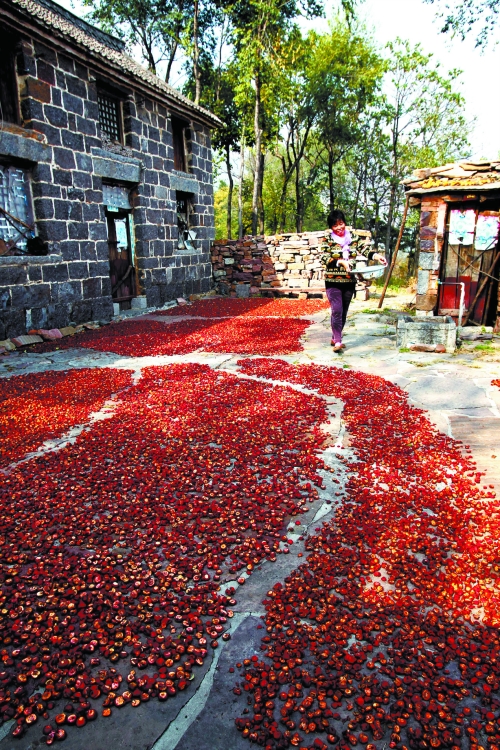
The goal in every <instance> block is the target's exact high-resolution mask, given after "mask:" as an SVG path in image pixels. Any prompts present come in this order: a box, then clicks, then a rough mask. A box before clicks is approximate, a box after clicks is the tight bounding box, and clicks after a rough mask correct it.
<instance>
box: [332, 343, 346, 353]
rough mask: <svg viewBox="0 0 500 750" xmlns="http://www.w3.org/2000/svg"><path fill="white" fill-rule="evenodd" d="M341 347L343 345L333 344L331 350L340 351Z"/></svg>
mask: <svg viewBox="0 0 500 750" xmlns="http://www.w3.org/2000/svg"><path fill="white" fill-rule="evenodd" d="M343 348H344V347H343V345H342V344H335V345H334V347H333V351H334V352H341V351H342V349H343Z"/></svg>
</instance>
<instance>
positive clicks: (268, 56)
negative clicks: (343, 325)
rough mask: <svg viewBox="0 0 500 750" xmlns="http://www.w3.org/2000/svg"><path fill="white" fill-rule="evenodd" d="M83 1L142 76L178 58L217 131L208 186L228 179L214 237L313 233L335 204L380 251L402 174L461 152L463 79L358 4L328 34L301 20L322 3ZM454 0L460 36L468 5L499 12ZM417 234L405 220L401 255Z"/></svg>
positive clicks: (348, 0)
mask: <svg viewBox="0 0 500 750" xmlns="http://www.w3.org/2000/svg"><path fill="white" fill-rule="evenodd" d="M433 1H434V2H435V3H436V4H439V3H444V1H445V0H428V2H433ZM84 2H85V4H86V5H87V6H88V7H89V8H90V9H91V19H92V20H93V21H94V22H97V23H98V24H99V25H101V26H102V27H103V28H105V29H106V30H108V31H112V32H113V33H117V34H119V35H120V36H122V38H124V39H125V40H126V41H127V43H128V45H129V47H130V48H131V49H133V48H136V47H137V46H139V47H140V49H141V53H142V56H143V58H144V60H145V61H146V63H147V65H148V66H149V68H150V69H151V70H152V71H157V70H159V66H160V65H161V66H164V65H165V63H166V70H167V72H166V76H167V80H168V76H169V75H170V71H171V69H172V65H173V64H174V61H176V60H178V58H179V56H180V58H181V60H183V65H184V70H185V72H186V75H187V78H186V81H185V84H184V87H183V92H184V93H185V94H186V95H187V96H189V97H191V98H193V99H194V100H195V101H197V102H199V103H200V104H201V105H203V106H205V107H207V108H208V109H210V110H212V111H213V112H215V113H216V114H217V115H218V116H219V118H220V119H221V121H222V122H223V123H224V124H223V126H221V127H220V128H219V129H218V130H215V131H214V132H213V134H212V144H213V147H214V157H215V158H214V172H215V178H216V185H217V184H218V181H220V180H221V179H224V182H225V184H224V185H223V184H219V187H218V189H217V190H216V196H215V201H216V223H217V236H218V237H224V236H227V235H228V234H229V233H230V234H231V236H236V235H237V234H238V233H243V234H244V233H256V232H257V230H258V231H259V232H264V231H265V232H267V233H276V232H280V231H303V230H317V229H320V228H322V227H324V226H325V216H326V213H327V212H328V210H329V209H330V208H331V207H341V208H343V209H344V210H345V211H346V213H347V216H348V219H349V221H350V222H351V223H352V224H353V225H354V226H355V227H358V228H364V229H370V230H371V231H372V233H373V236H374V239H375V241H376V243H377V245H378V246H379V248H381V247H385V248H386V250H387V252H388V253H390V252H391V250H392V247H393V246H394V243H395V239H396V236H397V233H398V230H399V224H400V218H401V214H402V209H403V204H404V193H403V190H402V187H401V184H400V183H401V179H402V178H404V177H406V176H407V175H408V174H409V173H411V171H412V170H413V169H414V168H415V167H421V166H426V167H432V166H437V165H439V164H443V163H446V162H448V161H452V160H455V159H456V158H457V157H462V156H464V157H465V156H467V155H468V149H469V146H468V142H467V139H468V134H469V131H470V123H468V122H467V121H466V120H465V119H464V116H463V114H462V113H463V111H464V101H463V97H462V95H461V93H460V71H457V70H452V71H449V72H445V71H443V70H442V69H441V68H440V66H439V65H438V64H437V62H436V61H435V59H434V57H433V56H432V55H430V54H427V53H425V51H424V50H423V49H422V47H421V46H420V45H417V46H412V45H410V44H409V42H406V41H404V40H401V39H396V40H395V41H393V42H392V43H391V44H389V45H387V48H386V49H385V51H382V52H381V51H380V50H379V49H378V48H377V47H376V46H375V44H374V41H373V39H372V38H371V36H370V35H369V34H368V33H367V31H366V29H364V28H363V27H362V26H361V25H360V24H359V22H358V21H357V20H356V10H357V7H358V5H359V3H360V2H361V0H337V10H338V14H337V15H336V16H334V17H333V20H331V21H330V22H329V23H328V24H327V23H326V22H325V28H324V31H323V32H321V33H318V32H310V33H308V34H304V33H302V32H301V30H300V28H299V26H298V24H297V19H298V17H299V16H300V15H303V16H309V17H312V16H318V15H320V14H321V13H322V12H323V7H322V1H321V0H84ZM457 3H458V5H457V7H456V8H455V9H454V11H453V13H451V15H450V16H449V17H448V16H447V17H446V18H447V23H448V24H449V29H451V30H453V29H455V31H456V32H457V33H459V30H460V29H461V30H462V31H463V30H464V29H467V28H468V27H467V25H466V24H467V23H468V22H470V23H471V24H472V21H473V12H474V10H475V9H476V8H477V12H478V17H483V16H484V14H485V13H486V10H488V11H489V12H490V14H491V19H490V20H491V22H493V20H495V19H496V14H497V12H498V10H499V6H500V0H478V2H477V3H474V4H473V3H472V0H457ZM481 14H483V16H481ZM450 19H452V20H453V24H460V23H462V24H465V26H462V27H460V29H459V26H456V27H455V26H453V24H452V20H450ZM463 33H465V31H463ZM240 160H241V162H240ZM243 162H244V168H240V164H242V163H243ZM239 199H241V204H242V219H241V223H239V222H238V207H239ZM417 231H418V217H417V215H416V214H412V213H411V212H410V215H409V217H408V220H407V228H406V231H405V233H404V236H403V248H406V249H409V248H411V247H413V246H414V243H415V238H416V235H417ZM396 278H397V277H395V279H396ZM395 283H396V282H395Z"/></svg>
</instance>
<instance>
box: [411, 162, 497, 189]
mask: <svg viewBox="0 0 500 750" xmlns="http://www.w3.org/2000/svg"><path fill="white" fill-rule="evenodd" d="M402 184H403V185H404V187H405V190H406V193H407V195H423V194H424V193H437V192H440V191H443V190H450V191H463V190H465V191H470V190H474V189H475V188H477V189H479V190H499V189H500V161H461V162H458V163H456V164H445V165H444V166H442V167H434V168H432V169H416V170H415V171H414V172H413V176H412V177H409V178H408V179H406V180H403V183H402Z"/></svg>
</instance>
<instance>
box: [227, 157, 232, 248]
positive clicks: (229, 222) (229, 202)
mask: <svg viewBox="0 0 500 750" xmlns="http://www.w3.org/2000/svg"><path fill="white" fill-rule="evenodd" d="M226 168H227V178H228V181H229V190H228V191H227V239H228V240H230V239H232V234H231V231H232V208H233V187H234V183H233V173H232V171H231V152H230V149H229V145H226Z"/></svg>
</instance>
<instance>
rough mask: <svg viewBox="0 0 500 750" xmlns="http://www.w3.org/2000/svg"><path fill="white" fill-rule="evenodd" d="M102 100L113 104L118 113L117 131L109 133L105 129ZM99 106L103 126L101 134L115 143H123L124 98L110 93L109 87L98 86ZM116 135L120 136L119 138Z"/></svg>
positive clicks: (101, 126) (100, 121)
mask: <svg viewBox="0 0 500 750" xmlns="http://www.w3.org/2000/svg"><path fill="white" fill-rule="evenodd" d="M101 101H102V102H106V103H107V104H108V105H110V104H111V105H113V106H114V108H115V114H116V133H113V134H111V135H110V134H109V133H108V132H107V131H106V130H105V119H106V117H105V116H104V114H105V113H104V107H103V106H102V105H101ZM97 106H98V108H99V125H100V128H101V135H104V136H105V137H106V138H108V139H109V140H110V141H112V142H113V143H120V144H123V117H122V99H121V98H120V97H119V96H117V95H116V94H113V93H110V92H109V91H108V90H107V89H105V88H102V87H98V89H97ZM115 136H118V137H117V138H116V137H115Z"/></svg>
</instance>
